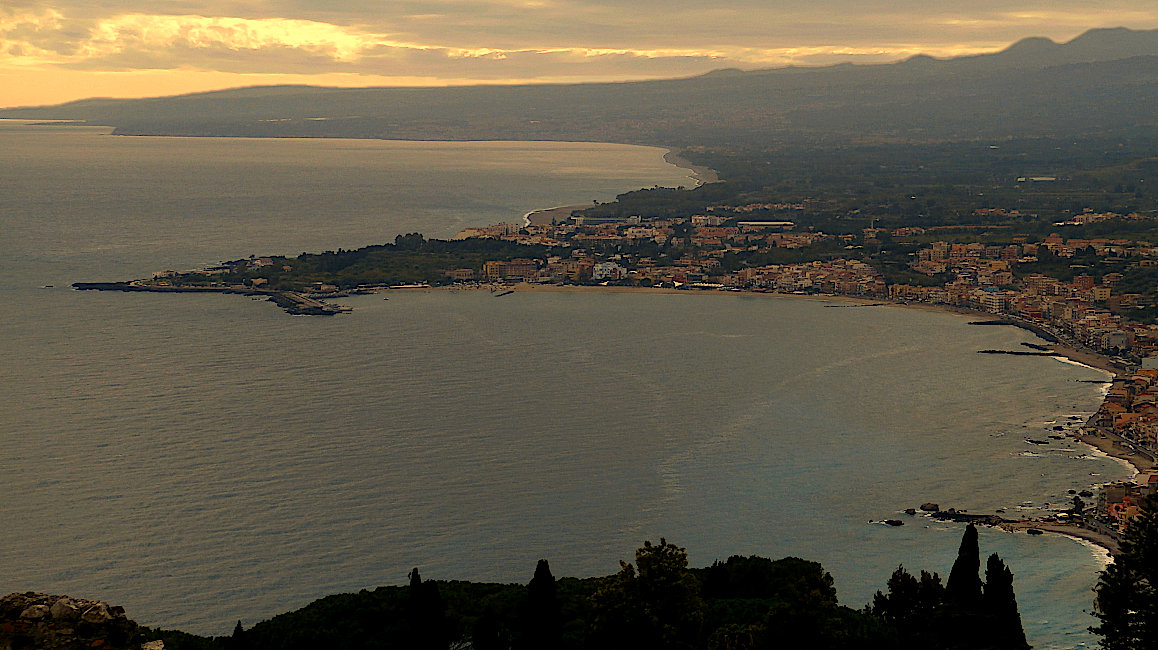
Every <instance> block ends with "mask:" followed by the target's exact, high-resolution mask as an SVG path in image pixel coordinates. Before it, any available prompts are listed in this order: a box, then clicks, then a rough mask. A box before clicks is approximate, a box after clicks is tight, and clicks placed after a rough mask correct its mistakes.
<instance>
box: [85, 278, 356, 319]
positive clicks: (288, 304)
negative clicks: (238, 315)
mask: <svg viewBox="0 0 1158 650" xmlns="http://www.w3.org/2000/svg"><path fill="white" fill-rule="evenodd" d="M72 288H73V289H76V290H77V291H124V292H145V293H220V294H231V295H242V296H265V297H266V298H267V299H268V300H269V301H270V302H272V303H274V304H276V305H277V306H278V307H281V308H282V309H283V310H285V312H286V313H288V314H291V315H294V316H335V315H337V314H341V313H345V312H348V311H350V308H349V307H343V306H341V305H334V304H331V303H328V302H325V301H324V300H322V299H321V298H320V297H317V296H311V295H307V294H304V293H301V292H298V291H277V290H273V289H258V288H253V287H242V286H166V285H158V284H144V283H141V282H139V281H134V282H74V283H73V285H72ZM345 295H347V294H327V297H331V298H336V297H342V296H345Z"/></svg>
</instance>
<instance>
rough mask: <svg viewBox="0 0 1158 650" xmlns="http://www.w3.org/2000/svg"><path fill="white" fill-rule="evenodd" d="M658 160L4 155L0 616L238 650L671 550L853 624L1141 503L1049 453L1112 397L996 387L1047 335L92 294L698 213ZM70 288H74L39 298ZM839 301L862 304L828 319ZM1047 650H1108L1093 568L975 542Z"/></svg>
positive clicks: (1055, 367)
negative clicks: (1012, 529)
mask: <svg viewBox="0 0 1158 650" xmlns="http://www.w3.org/2000/svg"><path fill="white" fill-rule="evenodd" d="M662 153H663V152H662V151H660V150H655V149H646V148H639V147H618V146H611V145H591V144H558V143H555V144H547V143H465V144H464V143H453V144H451V143H391V142H363V141H308V140H284V141H282V140H275V141H270V140H232V139H220V140H219V139H180V138H120V137H113V136H108V135H104V134H103V131H102V130H99V129H92V130H89V129H81V130H78V129H75V128H66V127H49V128H47V129H46V128H44V127H36V128H32V127H27V126H22V125H13V124H6V125H2V126H0V169H3V171H4V173H3V176H2V177H0V183H2V186H0V189H2V193H0V229H2V232H3V234H2V235H0V236H2V237H3V239H2V240H0V243H2V244H3V253H4V254H3V256H2V261H0V264H2V265H3V266H2V267H0V271H2V272H3V278H4V281H3V283H2V286H0V299H3V300H4V304H5V309H4V310H2V311H0V346H2V347H0V350H2V352H3V363H2V364H0V385H3V386H5V387H6V392H7V396H6V397H7V400H6V401H7V405H6V407H5V408H4V409H3V412H2V415H0V436H2V440H3V442H2V444H0V468H2V470H3V471H0V489H2V490H3V492H2V493H3V494H4V495H6V498H5V503H4V505H3V506H2V507H0V513H2V515H3V517H4V520H5V522H6V533H7V535H6V539H5V541H4V542H3V544H0V566H4V567H6V568H5V570H4V571H3V572H0V591H4V592H5V593H7V592H8V591H24V590H40V591H49V592H57V593H70V594H73V595H78V596H86V597H97V598H101V599H105V600H109V601H111V602H113V603H116V604H121V605H124V606H126V608H127V609H128V611H129V614H130V615H131V616H133V617H134V618H135V619H137V620H139V621H141V622H143V623H146V624H151V625H163V626H166V627H177V628H181V629H186V630H189V631H193V632H200V633H214V634H223V633H227V632H228V631H229V630H230V629H231V628H232V625H233V622H234V621H236V620H238V619H241V620H242V621H243V622H244V623H245V624H246V625H250V624H252V623H254V622H256V621H258V620H261V619H264V618H267V617H269V616H271V615H273V614H276V613H279V612H281V611H285V610H288V609H291V608H294V607H299V606H301V605H304V604H305V603H307V602H309V601H310V600H312V599H313V598H316V597H320V596H322V595H326V594H329V593H334V592H340V591H350V590H357V589H360V588H367V587H373V586H376V585H379V584H401V583H403V582H404V581H405V576H406V572H407V571H408V570H409V569H410V568H411V567H414V566H418V567H421V569H422V572H423V575H424V576H425V577H428V578H446V579H473V580H494V581H515V582H526V581H527V580H529V577H530V574H531V572H532V571H533V569H534V564H535V561H536V560H537V559H538V558H540V557H547V558H549V559H550V560H551V563H552V568H553V570H554V572H555V574H556V575H578V576H587V575H601V574H607V573H610V572H612V571H614V570H615V569H616V568H617V566H618V560H619V559H630V558H631V553H632V551H633V549H634V548H636V547H637V546H639V545H640V544H641V543H642V541H643V540H644V539H652V540H656V539H658V538H659V537H660V536H665V537H667V538H668V539H669V540H671V541H674V542H676V543H678V544H680V545H682V546H686V547H687V548H688V551H689V554H690V556H691V560H692V562H693V564H696V565H700V566H702V565H706V564H709V563H710V562H711V561H712V560H713V559H717V558H718V559H724V558H726V556H727V555H730V554H753V553H754V554H760V555H765V556H768V557H781V556H784V555H798V556H801V557H805V558H808V559H814V560H817V561H821V562H823V563H824V565H825V567H826V568H827V569H828V570H830V571H831V572H832V573H833V575H834V577H835V578H836V581H837V588H838V592H839V594H840V596H841V600H842V602H843V603H845V604H848V605H850V606H853V607H859V606H860V605H862V604H863V603H864V602H866V601H867V600H868V599H869V598H871V595H872V592H873V591H874V590H876V589H878V588H881V587H882V586H883V585H884V583H885V581H886V580H887V578H888V575H889V573H891V571H892V570H893V569H894V568H895V567H896V566H897V565H898V564H901V563H904V564H905V566H906V567H908V568H910V569H912V570H919V569H929V570H937V571H940V572H941V573H942V574H943V575H945V574H947V572H948V569H949V567H950V566H951V564H952V559H953V557H954V556H955V554H956V548H957V544H958V541H959V539H960V533H961V528H960V527H959V526H956V525H952V524H940V523H935V522H932V521H930V520H927V519H920V518H914V519H908V520H907V522H906V526H904V527H901V528H892V527H887V526H884V525H881V524H874V523H869V520H877V521H879V520H882V519H885V518H892V517H897V516H903V515H898V513H899V512H900V511H901V510H903V509H904V508H907V507H913V506H916V505H918V504H919V503H921V502H923V501H929V500H932V501H938V502H940V503H942V504H943V505H947V506H948V505H952V506H955V507H958V508H967V509H970V510H974V511H991V510H993V509H996V508H1008V509H1009V510H1010V512H1017V511H1019V510H1018V509H1019V508H1021V509H1022V510H1020V511H1023V512H1031V513H1032V512H1041V511H1044V510H1047V509H1048V508H1049V507H1048V506H1046V505H1045V504H1046V503H1049V504H1051V506H1052V505H1055V504H1061V503H1065V502H1066V501H1067V500H1068V498H1069V497H1068V495H1067V494H1066V490H1068V489H1081V488H1084V487H1089V486H1092V485H1095V484H1098V483H1101V482H1105V481H1109V480H1113V479H1118V478H1122V477H1124V476H1126V475H1128V472H1127V470H1126V469H1125V468H1124V467H1122V466H1121V465H1120V464H1118V463H1116V462H1114V461H1112V460H1109V459H1105V458H1099V457H1097V456H1096V455H1094V454H1092V453H1091V452H1090V451H1089V450H1088V449H1086V448H1081V447H1079V446H1077V445H1074V444H1071V443H1068V442H1067V443H1062V442H1057V443H1051V444H1050V445H1048V446H1045V447H1039V446H1034V445H1027V444H1026V443H1025V442H1024V438H1025V437H1027V436H1030V437H1041V436H1042V435H1043V433H1044V432H1045V431H1046V430H1048V429H1049V428H1050V427H1052V426H1053V425H1054V423H1055V422H1057V423H1061V422H1066V421H1067V418H1068V417H1069V416H1071V415H1080V414H1084V413H1088V412H1090V411H1091V410H1093V409H1094V408H1096V405H1097V403H1098V402H1099V400H1100V396H1101V393H1100V390H1101V387H1100V385H1098V384H1095V383H1088V382H1089V381H1092V380H1098V379H1101V378H1103V377H1104V375H1103V374H1102V373H1100V372H1097V371H1094V370H1091V369H1088V368H1084V367H1080V366H1076V365H1072V364H1065V363H1061V362H1058V361H1057V360H1054V359H1048V358H1037V357H1027V358H1021V357H1018V358H1011V357H1000V356H993V355H978V354H976V350H978V349H984V348H999V347H1016V346H1018V344H1019V343H1020V342H1021V341H1029V340H1031V337H1030V335H1028V334H1026V333H1024V332H1021V331H1018V330H1013V329H1006V328H992V327H988V328H986V327H972V326H969V325H968V324H967V319H964V318H962V317H959V316H955V315H951V314H944V313H938V312H929V311H918V310H911V309H900V308H895V307H871V308H869V307H860V308H829V306H828V305H830V304H838V303H827V302H825V301H817V300H797V299H772V298H767V297H738V296H731V295H699V294H678V295H667V294H642V295H641V294H630V295H627V294H599V293H580V294H570V293H567V294H564V293H527V294H524V293H517V294H514V295H510V296H506V297H504V298H502V299H494V298H492V297H491V296H490V295H489V294H486V293H479V292H453V291H429V292H408V293H394V294H391V295H390V300H382V299H381V298H380V297H377V296H367V297H359V298H351V299H349V300H348V304H350V305H351V306H353V307H354V308H355V310H354V312H353V313H351V314H347V315H344V316H341V317H337V318H330V319H312V318H292V317H288V316H286V315H285V314H284V313H282V312H281V311H280V310H277V309H276V308H274V307H272V306H271V305H269V304H268V303H264V302H251V301H248V300H246V299H244V298H240V297H236V296H170V295H136V294H104V293H95V292H74V291H71V290H68V289H67V288H66V286H67V284H68V283H70V282H75V281H88V280H120V279H127V278H133V277H140V276H143V275H147V274H148V273H150V272H152V271H155V270H158V269H162V268H172V267H177V268H186V267H190V266H196V265H201V264H206V263H211V262H214V261H217V260H221V259H231V258H236V257H240V256H247V255H250V254H266V253H278V252H286V253H294V252H297V251H300V250H308V251H316V250H324V249H334V248H338V247H346V248H352V247H356V246H360V245H365V244H368V243H377V242H382V241H389V240H391V239H392V238H393V236H394V235H396V234H399V233H404V232H412V231H420V232H424V233H426V234H428V235H430V236H448V235H450V234H453V232H454V231H457V230H458V229H460V228H462V227H466V226H475V225H484V224H489V223H494V222H500V221H512V220H517V219H518V218H519V216H520V215H522V214H523V213H525V212H527V211H529V210H531V209H535V208H539V207H547V206H551V205H559V204H570V203H584V202H588V201H591V200H593V199H597V200H609V199H610V198H612V197H613V196H614V195H615V194H616V193H618V192H622V191H626V190H630V189H634V188H637V187H642V186H651V185H653V184H656V183H658V184H661V185H677V184H690V182H689V181H688V180H687V179H686V177H685V172H683V171H682V170H678V169H676V168H673V167H671V166H670V165H667V164H665V163H663V161H662V160H661V156H662ZM46 284H50V285H53V288H43V285H46ZM839 304H842V303H839ZM981 544H982V552H983V553H990V552H998V553H1000V554H1001V555H1002V557H1003V558H1004V559H1005V560H1006V561H1007V563H1008V564H1009V565H1010V566H1011V568H1012V569H1013V571H1014V572H1015V575H1016V577H1015V587H1016V589H1017V593H1018V596H1019V602H1020V604H1021V608H1022V613H1023V616H1024V618H1025V622H1026V628H1027V632H1028V633H1029V636H1030V640H1031V642H1032V643H1033V644H1034V645H1035V647H1039V648H1076V647H1083V645H1087V644H1088V645H1092V644H1093V642H1092V637H1090V636H1089V635H1088V634H1087V633H1086V632H1085V628H1086V627H1087V626H1088V625H1089V624H1090V623H1091V621H1092V619H1091V618H1090V617H1089V616H1088V614H1086V613H1084V612H1083V610H1088V609H1089V606H1090V600H1091V596H1092V594H1091V593H1090V591H1089V590H1090V588H1091V587H1092V585H1093V582H1094V579H1095V572H1096V571H1097V570H1098V569H1099V568H1100V566H1101V562H1103V561H1104V557H1103V556H1102V555H1101V554H1099V553H1098V552H1096V551H1095V550H1093V549H1090V548H1088V547H1085V546H1082V545H1081V544H1079V543H1076V542H1074V541H1072V540H1067V539H1063V538H1058V537H1050V536H1047V537H1046V538H1044V539H1042V538H1030V537H1027V536H1024V535H1012V534H1006V533H1001V532H999V531H994V530H983V531H982V535H981Z"/></svg>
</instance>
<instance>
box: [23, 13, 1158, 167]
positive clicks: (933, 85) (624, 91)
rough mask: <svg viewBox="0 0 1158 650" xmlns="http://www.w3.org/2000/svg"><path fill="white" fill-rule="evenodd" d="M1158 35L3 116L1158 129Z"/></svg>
mask: <svg viewBox="0 0 1158 650" xmlns="http://www.w3.org/2000/svg"><path fill="white" fill-rule="evenodd" d="M1155 99H1158V32H1156V31H1142V32H1140V31H1131V30H1126V29H1106V30H1094V31H1090V32H1087V33H1085V34H1083V35H1082V36H1080V37H1078V38H1076V39H1074V40H1072V41H1070V42H1068V43H1065V44H1057V43H1054V42H1052V41H1050V40H1048V39H1043V38H1033V39H1026V40H1023V41H1020V42H1018V43H1016V44H1015V45H1013V46H1011V47H1009V48H1006V49H1005V50H1002V51H1001V52H998V53H995V54H988V55H978V56H967V57H958V58H955V59H949V60H937V59H933V58H930V57H916V58H912V59H909V60H906V61H903V62H898V63H894V64H883V65H868V66H853V65H836V66H828V67H821V68H807V69H800V68H785V69H771V70H759V71H751V72H741V71H738V70H722V71H716V72H713V73H709V74H706V75H702V76H699V77H694V78H687V79H675V80H661V81H648V82H634V83H613V84H579V85H524V86H497V87H496V86H474V87H459V88H422V89H419V88H368V89H333V88H316V87H302V86H277V87H260V88H247V89H239V90H230V91H221V92H213V93H203V94H193V95H185V96H179V97H169V98H156V99H143V100H89V101H80V102H74V103H71V104H65V105H61V106H55V107H46V108H38V109H11V110H6V111H0V116H2V117H24V118H33V119H70V120H83V121H86V122H88V123H91V124H102V125H111V126H115V127H116V129H117V131H116V132H117V133H122V134H171V135H225V136H279V137H285V136H309V137H371V138H390V139H436V140H437V139H505V140H597V141H613V142H636V143H649V144H675V145H685V146H686V145H702V144H729V143H730V144H739V143H744V144H760V143H761V142H762V141H764V140H767V141H770V142H771V141H784V140H788V141H797V142H801V141H802V142H809V141H818V142H823V141H829V140H836V141H842V140H854V141H866V140H868V141H872V140H874V139H887V140H892V139H897V138H901V139H946V138H947V139H957V138H962V137H964V138H973V137H988V138H1001V137H1016V136H1026V135H1059V134H1065V133H1067V132H1075V133H1083V134H1089V133H1103V132H1122V131H1124V130H1130V129H1136V128H1150V127H1152V126H1153V125H1154V117H1153V112H1152V110H1151V109H1150V108H1149V107H1150V106H1152V105H1153V103H1154V101H1155Z"/></svg>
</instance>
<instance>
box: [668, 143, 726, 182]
mask: <svg viewBox="0 0 1158 650" xmlns="http://www.w3.org/2000/svg"><path fill="white" fill-rule="evenodd" d="M663 160H664V162H666V163H667V164H669V165H675V166H676V167H679V168H680V169H686V170H688V171H689V172H691V176H690V178H691V179H692V180H694V181H695V182H696V187H699V186H700V185H707V184H708V183H719V182H720V175H719V174H718V173H716V170H714V169H712V168H711V167H704V166H703V165H697V164H695V163H693V162H692V161H690V160H688V159H687V158H684V157H683V156H681V155H680V154H679V150H678V149H675V148H669V149H668V150H667V153H665V154H664V155H663Z"/></svg>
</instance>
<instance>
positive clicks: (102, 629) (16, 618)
mask: <svg viewBox="0 0 1158 650" xmlns="http://www.w3.org/2000/svg"><path fill="white" fill-rule="evenodd" d="M162 647H163V646H158V644H156V643H150V644H147V647H146V648H143V649H142V645H141V643H140V640H139V639H138V635H137V624H136V623H134V622H133V621H131V620H129V618H128V617H126V616H125V610H124V608H123V607H110V606H109V604H108V603H105V602H101V601H97V600H85V599H82V598H70V597H69V596H53V595H49V594H38V593H34V592H27V593H23V594H9V595H7V596H5V597H4V598H0V650H18V649H28V648H45V649H47V648H52V649H53V650H57V649H59V650H74V649H77V650H79V649H80V648H85V649H86V650H94V649H96V650H161V648H162Z"/></svg>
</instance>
